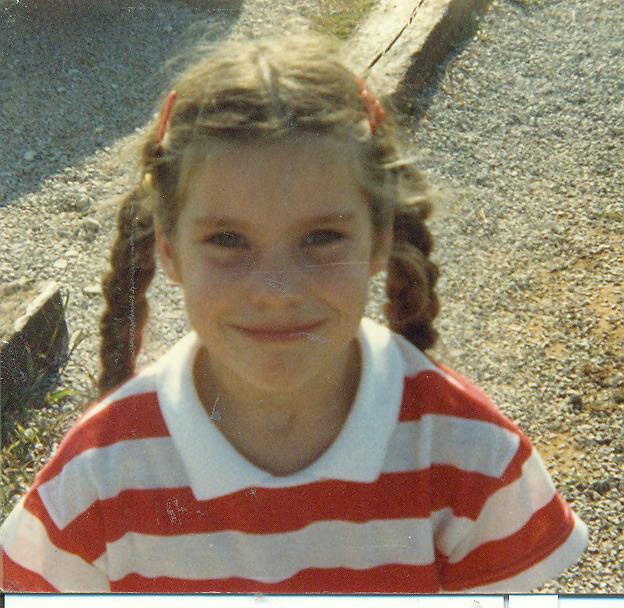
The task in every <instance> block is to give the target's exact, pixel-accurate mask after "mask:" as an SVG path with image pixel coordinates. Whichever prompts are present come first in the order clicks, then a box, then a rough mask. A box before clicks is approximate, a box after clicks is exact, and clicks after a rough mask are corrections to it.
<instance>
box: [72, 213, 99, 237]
mask: <svg viewBox="0 0 624 608" xmlns="http://www.w3.org/2000/svg"><path fill="white" fill-rule="evenodd" d="M100 228H102V225H101V224H100V222H98V221H97V220H94V219H93V218H91V217H86V218H84V219H83V220H82V221H81V222H80V226H79V228H78V229H79V231H80V233H81V234H82V235H83V237H85V238H87V239H92V238H93V237H94V236H95V235H96V234H97V233H98V232H99V231H100Z"/></svg>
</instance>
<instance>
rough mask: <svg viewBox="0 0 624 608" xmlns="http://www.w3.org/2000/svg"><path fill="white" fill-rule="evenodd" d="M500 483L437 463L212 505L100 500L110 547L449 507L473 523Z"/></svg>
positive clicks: (174, 491)
mask: <svg viewBox="0 0 624 608" xmlns="http://www.w3.org/2000/svg"><path fill="white" fill-rule="evenodd" d="M500 486H501V482H500V480H497V479H493V478H491V477H487V476H485V475H481V474H478V473H471V472H466V471H460V470H458V469H456V468H454V467H450V466H436V467H432V468H431V470H425V471H416V472H408V473H392V474H385V475H382V476H381V477H380V479H379V480H378V481H377V482H376V483H373V484H358V483H353V482H340V481H327V482H320V483H316V484H310V485H307V486H299V487H293V488H273V489H262V488H257V489H252V490H244V491H241V492H236V493H234V494H230V495H228V496H222V497H220V498H215V499H212V500H208V501H197V500H196V499H195V498H194V497H193V494H192V492H191V490H190V488H188V487H184V488H165V489H152V490H127V491H124V492H122V493H121V494H119V495H118V496H116V497H115V498H111V499H108V500H105V501H101V502H100V503H99V504H98V508H99V510H100V513H101V515H102V517H103V518H104V519H105V521H106V527H105V528H106V533H107V538H106V542H113V541H115V540H117V539H119V538H121V537H122V536H123V535H124V534H125V533H126V532H128V531H132V532H137V533H139V534H157V535H163V536H174V535H178V534H193V533H195V534H202V533H210V532H221V531H225V530H236V531H240V532H244V533H247V534H276V533H282V532H289V531H294V530H300V529H302V528H304V527H306V526H307V525H309V524H311V523H314V522H318V521H348V522H353V523H361V522H367V521H371V520H388V519H389V520H391V519H407V518H425V519H426V518H428V517H429V516H430V514H431V512H432V511H437V510H439V509H443V508H445V507H451V508H452V509H453V512H454V514H455V515H456V516H457V517H469V518H471V519H476V518H477V516H478V514H479V512H480V511H481V508H482V506H483V503H484V502H485V501H486V500H487V498H488V497H489V496H490V494H491V493H492V492H494V491H496V490H497V489H498V488H499V487H500ZM96 521H97V520H96ZM87 523H88V519H85V525H86V524H87Z"/></svg>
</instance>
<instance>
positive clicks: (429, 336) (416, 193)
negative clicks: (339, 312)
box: [99, 34, 439, 392]
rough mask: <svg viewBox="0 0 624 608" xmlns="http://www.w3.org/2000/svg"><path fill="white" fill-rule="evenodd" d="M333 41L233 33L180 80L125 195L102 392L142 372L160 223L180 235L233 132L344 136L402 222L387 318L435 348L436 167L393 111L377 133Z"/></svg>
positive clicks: (383, 220)
mask: <svg viewBox="0 0 624 608" xmlns="http://www.w3.org/2000/svg"><path fill="white" fill-rule="evenodd" d="M339 55H340V53H339V49H338V48H337V46H336V45H335V43H333V42H332V41H328V40H327V39H326V38H324V37H319V36H317V35H310V34H306V35H300V36H294V37H293V36H290V37H288V38H286V37H284V38H274V39H264V40H256V41H245V42H233V41H230V42H227V43H225V44H223V45H222V46H221V47H219V48H218V50H216V51H214V52H213V53H211V54H210V55H209V56H208V57H206V58H205V59H203V60H202V61H200V62H199V63H197V64H196V65H194V66H192V67H191V68H189V69H188V70H187V71H186V72H184V73H183V74H182V75H181V76H180V77H179V78H178V80H177V82H176V83H175V84H174V86H173V88H174V89H175V90H176V93H177V95H176V99H175V103H174V105H173V108H172V111H171V115H170V117H169V122H168V125H167V129H166V132H165V136H164V139H163V141H162V142H160V143H159V142H157V133H158V130H159V117H156V118H155V119H154V120H153V121H152V122H151V124H150V125H149V127H148V129H147V132H146V134H145V139H144V142H143V145H142V152H141V155H140V161H139V163H140V173H141V176H142V182H141V183H140V184H138V185H137V186H136V188H135V189H134V190H133V192H131V193H130V194H128V195H127V196H126V197H125V198H124V199H123V200H122V203H121V208H120V211H119V217H118V236H117V239H116V241H115V243H114V245H113V249H112V253H111V268H110V271H109V273H108V274H107V275H106V277H105V278H104V282H103V291H104V297H105V301H106V309H105V311H104V314H103V316H102V320H101V323H100V333H101V360H102V372H101V375H100V379H99V388H100V390H101V391H102V392H104V391H107V390H109V389H111V388H113V387H114V386H116V385H118V384H120V383H122V382H123V381H125V380H126V379H127V378H129V377H130V376H131V375H132V374H133V373H134V367H135V363H136V357H137V355H138V352H139V349H140V345H141V336H142V332H143V328H144V325H145V322H146V320H147V299H146V296H145V293H146V290H147V288H148V286H149V284H150V282H151V280H152V278H153V276H154V271H155V255H154V246H155V244H154V221H155V219H157V221H158V223H159V225H160V226H161V227H162V230H163V232H164V233H165V234H166V235H168V236H171V235H173V234H174V232H175V229H176V225H177V219H178V216H179V213H180V210H181V207H182V205H183V204H184V198H185V188H186V184H187V183H188V178H189V174H190V173H192V169H193V165H194V164H195V162H196V161H197V160H199V159H200V158H202V155H204V156H203V157H204V158H205V155H206V154H210V151H211V149H213V148H214V147H215V144H216V145H217V146H218V145H219V144H222V143H223V142H234V143H239V144H240V143H244V142H252V141H254V142H268V141H271V142H275V141H280V140H287V139H291V138H296V137H300V136H302V135H304V134H314V135H315V136H319V137H323V136H327V137H332V138H336V139H337V140H339V141H343V142H345V143H346V144H347V145H349V146H351V147H352V149H353V151H354V155H353V156H354V169H355V175H356V179H357V181H358V184H359V186H360V188H361V189H362V192H363V193H364V195H365V197H366V200H367V201H368V204H369V210H370V214H371V221H372V225H373V228H374V231H375V232H376V233H377V234H381V233H382V232H383V231H385V230H387V229H389V228H390V227H392V230H393V233H394V246H393V251H392V253H391V257H390V260H389V264H388V272H387V287H386V291H387V296H388V303H387V305H386V309H385V312H386V317H387V319H388V324H389V326H390V328H391V329H393V330H395V331H397V332H398V333H400V334H402V335H403V336H405V337H406V338H407V339H408V340H410V341H411V342H412V343H413V344H415V345H416V346H417V347H419V348H421V349H423V350H424V349H427V348H430V347H431V346H433V344H434V342H435V340H436V337H437V334H436V331H435V330H434V328H433V326H432V321H433V319H434V318H435V316H436V314H437V313H438V309H439V303H438V299H437V296H436V294H435V290H434V287H435V283H436V280H437V277H438V270H437V267H436V265H435V264H434V263H433V262H432V261H431V260H430V259H429V255H430V253H431V249H432V246H433V241H432V237H431V234H430V232H429V230H428V228H427V226H426V225H425V220H426V219H427V217H428V216H429V214H430V212H431V204H430V202H429V198H428V190H427V186H426V182H425V179H424V176H423V175H422V174H421V173H420V172H418V171H417V170H416V169H415V168H414V167H413V166H412V165H411V163H410V162H408V161H406V160H403V159H402V158H401V157H400V153H399V150H398V143H397V139H396V135H395V130H396V128H395V124H394V120H393V118H392V116H391V114H390V113H388V112H386V116H385V118H384V120H383V121H381V122H380V123H379V125H378V126H377V130H376V133H375V134H373V133H372V132H371V126H370V124H369V121H368V114H367V110H366V106H365V104H364V103H363V100H362V97H361V95H360V91H359V88H358V83H357V78H356V75H355V74H354V73H353V72H351V71H350V70H349V69H348V68H346V67H345V66H344V65H343V64H342V63H341V62H340V60H339V59H338V57H339Z"/></svg>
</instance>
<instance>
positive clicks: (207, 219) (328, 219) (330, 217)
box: [193, 211, 355, 228]
mask: <svg viewBox="0 0 624 608" xmlns="http://www.w3.org/2000/svg"><path fill="white" fill-rule="evenodd" d="M354 219H355V214H354V213H353V212H352V211H345V212H336V213H328V214H324V215H314V216H311V217H308V218H305V219H304V220H303V222H302V224H304V225H308V224H332V223H349V222H353V221H354ZM193 225H194V226H210V227H213V228H224V227H228V228H232V227H234V228H245V227H247V226H248V225H249V222H245V221H241V220H240V219H238V218H235V217H227V216H220V215H219V216H218V215H205V216H201V217H196V218H195V219H194V220H193Z"/></svg>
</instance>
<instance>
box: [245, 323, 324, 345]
mask: <svg viewBox="0 0 624 608" xmlns="http://www.w3.org/2000/svg"><path fill="white" fill-rule="evenodd" d="M321 323H322V322H318V323H312V324H308V325H290V326H288V327H284V326H277V325H263V326H258V327H239V326H234V329H237V330H238V331H239V332H241V333H242V334H243V335H245V336H247V337H248V338H251V339H252V340H255V341H256V342H296V341H298V340H305V339H306V338H310V337H312V336H311V335H310V332H311V331H313V330H315V329H316V328H317V327H319V326H320V325H321Z"/></svg>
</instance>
